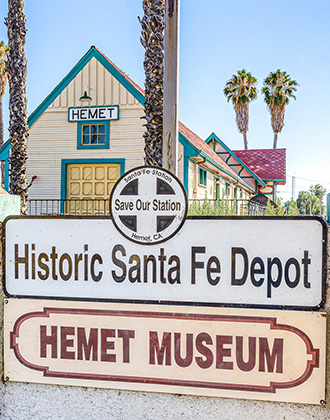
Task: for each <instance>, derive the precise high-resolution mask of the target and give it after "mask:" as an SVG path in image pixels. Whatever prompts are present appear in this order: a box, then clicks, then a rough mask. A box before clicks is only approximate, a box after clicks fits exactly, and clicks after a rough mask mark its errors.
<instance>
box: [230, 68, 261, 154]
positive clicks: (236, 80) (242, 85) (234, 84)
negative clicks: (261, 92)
mask: <svg viewBox="0 0 330 420" xmlns="http://www.w3.org/2000/svg"><path fill="white" fill-rule="evenodd" d="M256 84H257V79H256V78H255V77H253V76H252V74H251V73H249V72H247V71H246V70H244V69H242V70H238V71H237V75H236V74H233V75H232V77H231V79H229V80H228V81H227V83H226V85H225V88H224V90H223V93H224V94H225V96H226V97H227V102H229V101H232V103H233V105H234V109H235V113H236V124H237V128H238V131H239V132H240V133H241V134H243V140H244V148H245V149H247V148H248V142H247V134H246V133H247V131H248V129H249V104H250V102H251V101H253V99H256V97H257V89H256Z"/></svg>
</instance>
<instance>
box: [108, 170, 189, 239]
mask: <svg viewBox="0 0 330 420" xmlns="http://www.w3.org/2000/svg"><path fill="white" fill-rule="evenodd" d="M187 207H188V205H187V194H186V191H185V189H184V187H183V185H182V184H181V182H180V181H179V180H178V178H176V177H175V176H174V175H173V174H172V173H171V172H169V171H167V170H165V169H163V168H159V167H154V166H141V167H138V168H135V169H132V170H131V171H128V172H126V173H125V175H123V176H122V177H121V178H120V179H119V180H118V181H117V183H116V184H115V186H114V187H113V189H112V192H111V197H110V210H111V216H112V219H113V222H114V224H115V226H116V228H117V229H118V230H119V232H121V234H122V235H124V236H125V237H126V238H127V239H129V240H131V241H133V242H136V243H140V244H146V245H151V244H157V243H160V242H164V241H166V240H167V239H169V238H171V237H172V236H174V235H175V234H176V233H177V232H178V231H179V230H180V229H181V227H182V225H183V223H184V221H185V217H186V214H187Z"/></svg>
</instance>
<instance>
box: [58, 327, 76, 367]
mask: <svg viewBox="0 0 330 420" xmlns="http://www.w3.org/2000/svg"><path fill="white" fill-rule="evenodd" d="M68 335H74V327H61V359H74V358H75V352H74V351H68V350H67V348H68V347H73V339H68V338H67V337H68Z"/></svg>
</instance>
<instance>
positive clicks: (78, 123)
mask: <svg viewBox="0 0 330 420" xmlns="http://www.w3.org/2000/svg"><path fill="white" fill-rule="evenodd" d="M144 103H145V95H144V91H143V90H142V89H141V88H140V87H139V86H138V85H137V84H136V83H134V82H133V81H132V80H131V79H130V78H129V77H128V76H127V75H126V74H125V73H124V72H123V71H121V70H120V69H119V68H118V67H117V66H116V65H115V64H114V63H113V62H111V61H110V60H109V59H108V58H107V57H106V56H105V55H104V54H103V53H102V52H101V51H99V50H98V49H97V48H95V47H94V46H92V47H91V48H90V49H89V51H88V52H87V53H86V54H85V55H84V56H83V57H82V58H81V60H80V61H79V62H78V63H77V64H76V65H75V66H74V67H73V68H72V69H71V70H70V71H69V73H68V74H67V75H66V76H65V77H64V78H63V80H62V81H61V82H60V83H59V84H58V85H57V86H56V87H55V88H54V90H53V91H52V92H50V94H49V95H48V96H47V97H46V98H45V99H44V100H43V101H42V102H41V104H40V105H39V106H38V107H37V108H36V109H35V110H34V111H33V112H32V114H31V115H30V116H29V119H28V125H29V138H28V143H27V155H28V160H27V180H28V183H29V184H30V187H29V200H30V202H33V201H35V200H48V201H49V203H53V204H54V203H55V202H61V203H62V205H63V202H64V201H65V200H76V201H77V200H84V202H85V203H87V202H89V201H90V200H91V201H93V200H96V201H100V200H107V199H108V198H109V195H110V192H111V190H112V187H113V185H114V184H115V182H116V181H117V179H118V178H119V177H120V176H121V175H123V174H124V173H125V172H126V171H128V170H130V169H132V168H134V167H137V166H141V165H144V138H143V133H144V131H145V127H144V126H143V124H144V120H143V116H144ZM9 155H10V141H9V140H8V141H7V142H6V143H5V144H4V146H3V147H2V148H1V150H0V160H2V161H4V162H5V182H4V184H5V188H6V189H8V180H9V176H8V174H9ZM285 159H286V157H285V149H265V150H240V151H233V150H231V149H230V148H229V147H228V146H227V145H226V144H225V143H224V142H223V141H222V140H221V139H220V137H218V136H217V135H216V134H215V133H211V134H210V136H209V137H208V138H207V139H201V138H200V137H199V136H198V135H197V134H195V133H194V132H192V131H191V130H190V129H189V128H188V127H186V126H185V125H184V124H182V123H181V122H179V154H178V176H179V178H180V180H181V181H182V183H183V185H184V187H185V189H186V191H187V194H188V198H189V199H200V200H203V199H205V198H208V199H219V198H221V197H223V196H226V197H228V198H230V199H250V198H251V197H253V196H255V195H256V194H259V193H263V194H265V195H268V196H269V198H271V199H272V200H273V199H274V198H275V189H276V185H278V184H284V183H285ZM83 205H84V204H83ZM87 205H88V204H87ZM50 206H51V204H50ZM75 206H77V204H76V203H75ZM78 210H79V209H78ZM85 213H87V214H89V210H88V209H85Z"/></svg>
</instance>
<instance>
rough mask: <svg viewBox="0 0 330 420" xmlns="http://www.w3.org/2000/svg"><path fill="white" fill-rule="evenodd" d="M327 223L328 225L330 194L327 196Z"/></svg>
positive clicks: (329, 221) (329, 220)
mask: <svg viewBox="0 0 330 420" xmlns="http://www.w3.org/2000/svg"><path fill="white" fill-rule="evenodd" d="M327 222H328V223H330V193H328V194H327Z"/></svg>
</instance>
